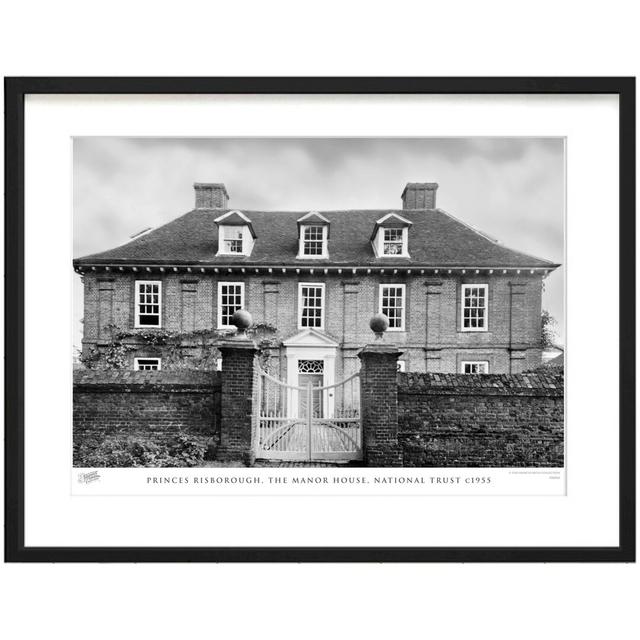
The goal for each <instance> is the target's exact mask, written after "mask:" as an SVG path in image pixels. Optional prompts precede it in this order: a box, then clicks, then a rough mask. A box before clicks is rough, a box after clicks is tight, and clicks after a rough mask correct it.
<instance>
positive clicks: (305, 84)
mask: <svg viewBox="0 0 640 640" xmlns="http://www.w3.org/2000/svg"><path fill="white" fill-rule="evenodd" d="M4 88H5V194H6V195H5V231H6V233H5V283H6V284H5V353H6V357H5V443H6V446H5V481H6V482H5V561H7V562H633V561H635V173H636V169H635V137H636V131H635V127H636V125H635V104H636V102H635V78H631V77H539V78H534V77H486V78H484V77H468V78H467V77H455V78H453V77H451V78H438V77H436V78H428V77H387V78H384V77H377V78H376V77H366V78H363V77H360V78H351V77H333V78H330V77H314V78H308V77H307V78H305V77H235V78H231V77H221V78H202V77H200V78H191V77H175V78H170V77H164V78H162V77H128V78H124V77H110V78H100V77H28V78H5V84H4ZM28 94H97V95H100V94H103V95H107V94H615V95H617V96H618V98H619V117H620V131H619V160H620V176H619V186H620V212H619V216H620V263H619V270H620V291H621V294H623V295H620V319H621V320H620V327H619V329H620V360H619V362H620V391H619V401H620V424H619V436H620V450H619V455H620V476H619V496H620V503H619V530H620V540H619V545H618V546H615V547H508V548H498V547H455V548H454V547H410V548H409V547H341V548H337V547H324V548H323V547H313V548H311V547H289V548H283V547H251V548H248V547H212V548H209V547H184V548H177V547H171V548H163V547H26V546H25V540H24V516H25V504H24V500H25V492H24V468H25V461H24V320H25V317H24V273H23V264H24V153H25V147H24V142H25V130H24V124H25V123H24V101H25V96H26V95H28Z"/></svg>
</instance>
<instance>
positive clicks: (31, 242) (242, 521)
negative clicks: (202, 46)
mask: <svg viewBox="0 0 640 640" xmlns="http://www.w3.org/2000/svg"><path fill="white" fill-rule="evenodd" d="M25 127H26V134H25V194H26V195H25V234H26V247H25V255H26V264H25V282H26V291H25V314H26V323H25V335H26V338H25V381H26V382H25V449H26V472H25V503H26V506H25V542H26V544H27V546H60V545H72V546H75V545H80V546H109V545H113V546H144V545H149V546H153V545H166V546H234V545H235V546H260V545H264V546H322V545H326V546H359V545H363V546H616V545H617V543H618V465H617V461H618V442H617V428H616V427H617V401H618V384H617V371H618V350H617V344H618V340H617V331H618V316H617V313H616V311H617V308H618V287H617V286H615V282H614V281H612V277H611V273H610V271H609V270H607V269H599V270H593V268H592V267H593V252H594V247H597V252H598V259H599V261H600V262H601V263H605V264H617V262H618V253H617V243H618V229H617V218H616V216H612V217H611V219H610V220H609V221H608V223H607V224H606V225H602V224H600V219H601V215H602V207H601V202H600V199H599V198H594V197H593V193H592V192H593V185H594V182H597V185H598V189H599V190H601V191H602V192H604V193H607V194H608V198H609V201H610V203H611V207H612V210H613V211H616V210H617V188H618V170H617V163H618V105H617V98H616V97H615V96H604V95H596V96H571V95H568V96H526V97H523V96H474V95H466V96H462V97H457V96H428V95H423V96H223V97H222V98H218V97H216V96H204V95H203V96H192V97H190V96H153V97H151V98H149V97H146V96H115V97H106V98H104V97H98V98H96V97H95V96H89V95H87V96H81V97H78V96H52V97H51V96H37V95H36V96H32V95H30V96H28V97H27V100H26V109H25ZM135 133H137V134H138V135H181V136H182V135H194V136H197V135H204V136H215V135H224V134H227V135H231V136H237V135H239V134H242V133H246V134H247V135H256V134H263V135H266V136H273V135H292V136H300V135H305V134H306V135H327V136H332V137H333V136H342V135H355V136H359V135H362V136H372V135H397V136H406V135H411V134H413V135H416V136H424V137H429V136H434V135H439V136H447V135H463V136H466V135H470V134H474V135H477V136H483V135H489V136H496V135H520V136H522V135H528V136H562V137H566V139H567V155H568V163H567V185H568V188H567V202H568V209H567V212H568V215H567V229H568V232H567V240H568V241H567V254H566V260H564V261H563V262H566V265H567V266H566V269H565V273H566V274H567V292H568V298H567V300H568V304H567V306H568V314H567V319H568V329H567V332H566V334H567V340H566V349H567V366H566V367H565V368H566V372H567V380H566V387H567V389H566V399H565V405H566V411H567V415H568V421H567V457H566V466H567V469H568V491H567V495H566V497H565V496H562V497H559V496H557V495H555V496H551V497H543V496H548V495H549V493H550V491H551V490H552V488H551V487H550V486H549V485H550V483H549V482H547V481H546V479H545V478H543V477H540V478H530V479H529V481H530V483H531V484H533V483H532V482H531V481H532V480H534V479H536V480H539V484H540V489H539V490H538V491H536V489H535V488H533V491H527V490H524V491H523V493H534V495H531V496H529V497H528V498H527V499H524V498H521V497H514V496H513V495H508V496H505V494H514V493H516V492H515V491H513V489H512V488H511V487H505V488H504V489H503V490H500V493H501V494H502V495H494V496H493V497H492V498H491V499H488V498H485V499H479V498H478V497H477V495H470V494H467V495H465V496H458V497H456V499H455V500H447V499H445V498H443V497H438V496H435V497H434V496H416V495H415V491H410V490H408V489H404V488H403V489H402V490H401V491H395V494H396V496H397V494H398V493H400V496H399V497H395V496H394V497H392V496H389V495H384V496H382V497H379V496H380V494H383V493H388V492H387V491H382V490H381V491H379V492H377V493H378V495H376V496H372V495H369V496H364V497H353V496H354V494H356V493H360V492H364V490H365V489H366V488H367V487H362V489H361V490H357V491H356V490H345V491H344V492H343V495H341V496H340V497H339V498H333V499H332V498H329V497H323V496H317V497H315V498H308V497H304V496H300V494H298V495H295V496H294V495H291V493H292V492H291V490H287V488H286V487H284V486H282V487H280V488H277V487H273V488H272V490H271V496H265V495H261V496H260V497H253V496H247V495H246V493H247V492H246V491H245V488H246V487H242V486H239V485H236V486H234V487H231V488H230V489H233V493H234V494H236V495H244V496H245V497H244V499H243V500H241V501H238V500H234V499H230V498H225V497H223V496H221V495H220V494H222V490H223V489H224V488H225V487H224V486H223V487H213V488H210V489H209V490H210V491H211V489H214V490H216V492H217V493H218V495H217V496H206V497H205V496H198V497H192V498H185V499H177V498H176V497H172V496H169V495H167V494H168V493H169V492H168V491H163V492H161V495H158V494H155V495H153V496H150V497H143V496H140V493H141V491H140V489H139V488H138V486H136V483H135V482H132V483H131V487H132V488H131V490H130V493H132V494H134V495H133V496H130V497H128V498H127V499H124V500H123V499H120V500H117V499H113V498H109V497H97V496H96V497H93V498H91V499H89V498H88V497H87V499H81V498H79V497H77V496H71V495H70V491H69V484H70V480H71V478H70V477H69V469H70V466H71V460H70V454H71V446H70V439H71V437H70V436H71V424H72V418H71V384H70V383H71V378H70V375H69V365H68V366H67V367H66V375H62V374H61V373H62V371H65V369H61V367H63V366H64V363H65V362H66V363H69V360H68V354H69V353H70V352H71V328H72V320H71V309H72V304H71V282H72V278H71V269H70V268H69V264H70V262H71V255H70V254H69V250H68V248H69V245H70V243H71V237H70V234H69V233H68V229H69V227H70V224H69V221H70V216H69V213H70V212H71V209H72V204H71V200H70V193H71V188H70V167H71V156H70V151H71V145H70V141H71V138H72V136H82V135H98V134H99V135H124V136H126V135H132V134H135ZM47 210H52V211H59V214H58V215H56V216H52V215H43V213H42V212H43V211H47ZM43 262H46V264H47V270H48V273H49V274H51V276H53V277H55V282H56V286H55V287H42V286H41V283H42V268H41V264H42V263H43ZM585 273H588V274H589V275H588V277H584V276H583V275H582V274H585ZM612 284H613V285H614V286H612ZM65 285H66V286H65ZM596 292H597V300H598V304H600V305H601V306H602V307H603V308H605V309H608V310H609V312H608V313H604V314H599V315H598V319H597V324H598V332H599V333H600V334H601V335H606V336H607V337H608V344H609V345H610V348H609V349H606V350H602V352H601V353H600V354H599V356H598V357H599V361H598V365H599V366H600V367H601V368H602V369H603V370H606V371H607V372H608V374H607V376H606V377H605V378H604V379H601V378H599V377H597V376H594V375H593V373H592V358H593V353H592V348H593V328H592V325H591V324H590V323H588V322H587V323H585V322H584V320H583V319H584V318H588V317H590V316H591V315H592V314H593V300H594V295H596ZM43 307H44V308H46V309H54V308H55V309H57V313H55V314H52V315H51V316H50V317H49V318H48V319H47V328H48V331H49V332H51V333H52V334H54V335H56V336H58V339H56V340H52V341H47V342H44V343H43V341H42V338H41V331H42V316H41V313H40V310H41V309H42V308H43ZM65 338H66V340H65ZM584 398H598V399H599V400H600V401H599V402H597V403H594V402H585V401H584ZM52 416H55V419H52ZM595 464H597V472H596V473H594V466H595ZM292 471H293V470H292ZM421 471H422V473H423V474H424V475H429V474H430V473H431V470H421ZM434 472H437V470H434ZM294 473H295V471H294ZM373 473H375V472H374V471H367V472H365V473H364V474H363V475H372V474H373ZM400 473H403V472H400ZM131 475H134V476H135V475H138V476H139V475H140V474H139V473H136V472H135V470H134V471H130V472H126V471H125V472H124V473H123V472H121V471H119V470H118V471H114V470H109V471H107V472H105V480H104V486H105V491H107V492H111V493H120V492H121V488H120V489H119V488H118V486H117V484H118V483H114V476H116V477H117V478H120V479H121V478H123V477H129V476H131ZM274 475H275V473H274ZM279 475H280V474H279ZM351 475H357V474H356V472H353V473H352V474H351ZM44 478H46V481H43V479H44ZM120 482H121V480H120ZM498 484H501V483H496V488H499V487H498ZM558 484H559V483H558ZM87 488H88V489H89V490H90V491H93V490H94V489H97V490H98V491H101V490H102V489H101V487H99V486H98V485H90V486H89V487H87ZM372 488H375V487H373V485H372ZM186 489H187V491H186V492H185V493H192V489H191V487H186ZM230 489H227V490H226V491H225V493H227V494H228V493H230ZM492 489H493V488H492ZM560 491H561V486H558V488H557V489H556V491H555V493H559V492H560ZM285 492H286V493H288V494H290V495H289V497H286V498H284V497H283V496H282V493H285ZM478 492H479V493H480V492H482V493H484V491H482V489H480V490H479V491H478ZM159 493H160V492H159ZM255 493H256V492H253V491H252V494H253V495H254V496H255ZM326 493H328V492H326ZM503 496H504V497H503ZM169 514H171V516H173V517H171V516H169ZM257 521H258V522H262V521H264V522H268V523H269V525H268V526H266V527H256V526H255V523H256V522H257ZM124 523H126V525H125V524H124Z"/></svg>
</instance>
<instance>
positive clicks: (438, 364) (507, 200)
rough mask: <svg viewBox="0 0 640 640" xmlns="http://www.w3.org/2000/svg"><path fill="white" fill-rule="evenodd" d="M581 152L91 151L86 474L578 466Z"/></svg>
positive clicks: (507, 142) (301, 141) (201, 147)
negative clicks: (573, 353) (568, 190)
mask: <svg viewBox="0 0 640 640" xmlns="http://www.w3.org/2000/svg"><path fill="white" fill-rule="evenodd" d="M565 143H566V141H565V139H564V138H563V137H524V136H523V137H442V138H435V137H434V138H425V137H415V138H393V137H389V138H385V137H378V138H320V137H314V138H311V137H309V138H293V137H287V138H284V137H281V138H275V137H272V138H268V137H267V138H251V137H245V138H221V137H219V138H210V137H201V138H171V137H155V138H154V137H139V138H133V137H75V138H74V139H73V264H72V265H71V264H70V265H69V270H70V273H71V274H72V276H73V279H74V280H73V329H72V330H73V354H72V355H70V357H72V358H73V465H74V467H76V468H82V469H99V468H107V467H148V468H160V467H162V468H165V467H194V468H211V469H212V471H211V473H213V472H215V468H217V467H258V468H262V467H323V468H324V467H336V468H352V467H374V468H383V467H404V468H406V469H409V468H415V467H421V468H439V469H443V468H544V469H551V470H553V469H562V468H563V467H564V462H565V449H564V442H565V413H564V389H565V378H564V369H565V366H564V365H565V340H566V335H565V250H564V247H565V146H566V145H565ZM90 479H91V477H90V476H88V479H87V481H89V480H90Z"/></svg>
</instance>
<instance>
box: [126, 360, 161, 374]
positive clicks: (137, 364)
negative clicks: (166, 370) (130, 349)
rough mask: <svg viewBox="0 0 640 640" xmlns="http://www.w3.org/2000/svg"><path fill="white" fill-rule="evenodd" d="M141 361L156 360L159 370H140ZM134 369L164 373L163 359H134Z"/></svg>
mask: <svg viewBox="0 0 640 640" xmlns="http://www.w3.org/2000/svg"><path fill="white" fill-rule="evenodd" d="M140 360H155V361H156V363H157V364H158V368H157V369H140ZM143 366H144V365H143ZM133 368H134V369H135V371H162V358H134V359H133Z"/></svg>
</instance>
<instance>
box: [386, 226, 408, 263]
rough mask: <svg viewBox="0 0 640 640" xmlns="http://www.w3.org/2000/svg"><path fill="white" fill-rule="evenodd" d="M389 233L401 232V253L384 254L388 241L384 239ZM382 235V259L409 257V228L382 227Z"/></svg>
mask: <svg viewBox="0 0 640 640" xmlns="http://www.w3.org/2000/svg"><path fill="white" fill-rule="evenodd" d="M387 231H400V234H401V236H400V241H399V242H400V244H401V245H402V246H401V248H400V253H385V252H384V245H385V243H386V242H387V241H385V239H384V234H385V233H386V232H387ZM379 233H380V235H381V239H380V256H381V257H382V258H398V257H400V258H402V257H406V256H407V255H409V252H408V251H407V242H408V240H409V229H408V228H407V227H380V232H379Z"/></svg>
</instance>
